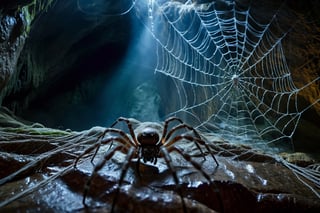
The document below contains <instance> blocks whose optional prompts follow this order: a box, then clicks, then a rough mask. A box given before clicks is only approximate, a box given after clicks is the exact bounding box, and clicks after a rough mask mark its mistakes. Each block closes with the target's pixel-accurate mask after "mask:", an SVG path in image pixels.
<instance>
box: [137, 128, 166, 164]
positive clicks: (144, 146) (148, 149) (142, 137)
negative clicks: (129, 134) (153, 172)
mask: <svg viewBox="0 0 320 213" xmlns="http://www.w3.org/2000/svg"><path fill="white" fill-rule="evenodd" d="M137 140H138V142H139V144H138V147H139V148H138V153H139V159H142V160H143V162H145V163H146V162H150V163H153V164H156V163H157V158H158V157H159V153H160V146H161V145H162V144H161V141H160V136H159V133H158V132H157V131H156V130H155V129H153V128H151V127H147V128H145V129H144V130H143V131H142V132H140V133H138V136H137Z"/></svg>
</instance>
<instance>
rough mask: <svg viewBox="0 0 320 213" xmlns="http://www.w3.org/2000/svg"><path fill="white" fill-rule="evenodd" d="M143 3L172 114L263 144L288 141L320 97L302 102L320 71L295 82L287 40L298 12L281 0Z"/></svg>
mask: <svg viewBox="0 0 320 213" xmlns="http://www.w3.org/2000/svg"><path fill="white" fill-rule="evenodd" d="M139 2H140V1H139ZM139 2H136V3H135V4H136V6H135V9H136V10H137V14H138V15H139V16H140V17H142V18H144V20H145V23H146V25H147V26H148V29H149V30H150V32H151V33H152V36H153V37H154V38H155V40H156V43H157V65H156V68H155V72H156V73H161V74H163V75H164V76H165V80H166V82H168V83H166V85H165V87H166V88H168V89H167V91H169V92H168V94H166V97H168V99H170V100H169V101H168V103H171V104H172V102H174V101H173V100H176V102H175V103H174V104H175V107H173V108H170V109H169V110H170V112H168V116H172V115H174V116H178V117H181V118H183V119H184V120H187V121H188V122H189V123H192V125H194V126H196V127H197V128H199V129H201V130H203V131H206V132H215V133H217V134H219V135H221V137H222V138H224V139H226V140H229V141H231V142H234V143H239V142H240V141H241V142H242V143H243V142H246V141H254V145H255V146H257V147H260V148H262V147H261V146H263V148H264V149H265V148H266V147H265V145H266V144H273V143H275V142H279V141H285V140H288V139H289V141H290V139H291V138H292V136H293V133H294V132H295V129H296V128H297V125H298V121H299V119H300V117H301V115H302V113H303V112H305V111H306V110H307V109H309V108H310V107H311V106H312V105H314V104H316V103H318V102H319V100H320V99H319V98H318V97H316V98H317V99H316V101H315V102H314V103H313V104H311V105H309V106H307V107H304V108H301V107H299V106H301V105H300V101H299V100H300V99H299V93H300V92H302V91H303V90H304V89H306V88H308V87H309V86H310V85H311V84H315V83H316V82H317V81H318V80H319V77H317V78H316V79H314V80H313V81H312V82H309V83H307V84H306V85H305V86H303V87H301V88H298V87H297V86H296V85H295V83H294V81H293V78H292V74H291V72H290V69H289V67H288V65H287V62H286V57H285V52H284V50H283V41H284V38H285V37H286V36H287V34H288V33H289V32H290V31H291V30H292V28H293V27H294V23H292V21H289V20H295V18H294V16H293V14H290V13H289V12H283V11H286V10H285V9H284V8H283V7H284V4H283V3H277V4H274V5H269V6H268V10H267V11H266V10H265V9H263V8H265V7H263V5H264V4H266V2H264V3H261V5H254V3H253V2H251V1H230V0H229V1H227V0H226V1H210V2H209V3H195V1H166V0H162V1H160V0H149V1H148V2H147V3H146V2H143V3H139ZM198 2H200V1H198ZM202 2H204V1H202ZM207 2H208V1H207ZM255 4H257V3H255ZM257 8H258V9H257ZM259 8H260V9H259ZM269 8H275V9H269ZM262 14H263V15H262ZM285 23H287V24H285ZM287 144H290V143H287ZM278 151H279V150H278Z"/></svg>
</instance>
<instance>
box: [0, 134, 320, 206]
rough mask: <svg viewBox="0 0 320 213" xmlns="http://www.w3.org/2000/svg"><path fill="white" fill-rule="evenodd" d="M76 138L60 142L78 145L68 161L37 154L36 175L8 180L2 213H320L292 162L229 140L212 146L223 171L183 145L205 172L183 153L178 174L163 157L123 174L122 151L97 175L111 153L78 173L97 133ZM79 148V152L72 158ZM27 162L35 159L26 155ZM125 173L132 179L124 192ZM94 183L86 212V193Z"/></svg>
mask: <svg viewBox="0 0 320 213" xmlns="http://www.w3.org/2000/svg"><path fill="white" fill-rule="evenodd" d="M73 134H76V135H73V136H72V137H69V140H68V141H69V142H68V143H67V141H65V142H62V138H57V139H56V140H53V141H55V143H57V141H60V145H59V146H63V145H64V144H65V145H66V144H75V145H73V146H71V148H67V147H66V148H65V149H62V150H61V152H59V153H60V155H58V156H57V155H52V157H51V158H48V156H46V157H44V155H43V154H42V155H41V154H39V155H34V159H33V161H36V160H38V161H39V162H41V163H37V164H35V165H34V166H30V169H31V168H34V169H33V170H29V171H32V172H29V173H23V174H21V175H20V176H19V178H16V179H14V180H11V181H7V182H1V180H3V179H1V180H0V183H1V186H0V187H1V193H0V200H1V202H0V209H1V210H3V211H19V210H22V209H28V210H30V211H39V210H40V211H50V212H73V211H79V212H88V211H89V212H104V211H110V210H111V208H112V204H114V211H115V212H128V211H130V212H155V211H157V212H183V208H184V206H185V208H186V209H187V210H188V211H189V212H274V211H277V212H279V211H283V212H302V211H303V212H306V211H307V212H312V211H316V210H319V209H320V203H319V199H320V198H319V197H317V195H316V194H315V193H314V192H313V191H311V190H310V188H309V187H308V186H306V185H305V184H303V183H302V182H301V181H300V180H299V179H298V178H297V176H296V175H295V173H294V171H293V170H292V169H288V167H286V166H285V165H284V164H283V163H282V162H284V161H281V160H279V157H276V156H274V157H273V156H269V155H265V154H263V153H256V152H255V151H254V150H251V149H250V148H249V147H248V146H235V145H230V144H228V143H226V142H221V141H220V142H219V143H214V144H211V145H210V146H211V147H212V148H213V149H214V150H215V151H214V153H215V156H216V158H217V160H218V162H219V166H218V167H217V166H216V164H215V162H214V159H213V158H212V157H211V156H210V155H209V154H206V156H205V158H204V157H203V156H201V154H200V155H199V150H198V149H197V148H195V147H192V146H190V143H185V142H183V141H181V142H179V143H178V144H177V145H179V146H181V147H184V148H185V151H186V152H188V154H190V155H191V156H192V160H193V161H194V162H197V163H198V164H199V165H201V168H195V167H194V166H193V165H192V164H191V162H190V161H188V160H185V159H184V158H183V157H182V156H181V155H180V154H178V153H175V152H171V153H170V157H171V158H172V162H173V168H174V170H171V169H169V167H168V165H167V164H166V162H165V160H164V159H163V158H159V159H158V162H157V164H156V165H153V164H145V163H140V164H139V165H140V166H139V168H137V159H133V160H132V162H130V164H129V167H128V169H127V170H123V163H124V162H125V160H126V154H125V153H120V152H116V153H115V154H114V155H113V156H112V158H111V159H110V160H108V161H106V163H105V165H104V166H103V167H102V168H101V170H99V171H98V172H97V173H96V174H95V175H93V173H92V171H93V168H94V165H97V163H98V162H99V161H100V160H101V159H103V157H104V154H105V153H106V152H107V151H108V150H109V147H108V146H102V147H101V148H100V150H99V152H98V154H97V156H96V157H95V158H94V159H93V162H91V159H92V155H89V156H84V157H83V158H81V159H80V161H79V162H78V163H77V165H76V167H74V166H75V165H74V160H75V157H76V156H77V155H78V154H79V153H82V152H79V149H85V147H81V146H82V145H81V144H83V140H84V141H86V140H87V139H88V138H89V139H90V138H92V137H93V136H94V135H92V130H89V131H87V132H84V133H81V134H80V133H73ZM20 136H22V135H20ZM29 137H32V136H29ZM74 138H77V139H76V140H73V139H74ZM71 139H72V140H71ZM90 140H91V139H90ZM49 141H50V140H49ZM92 142H95V140H92ZM92 142H91V143H92ZM1 143H3V142H1V141H0V144H1ZM51 143H53V142H51ZM49 144H50V143H49ZM49 144H46V143H43V144H42V146H43V147H42V148H43V152H44V153H48V154H49V153H50V151H49V152H48V151H47V150H46V149H45V147H47V148H48V149H52V150H55V149H56V148H53V147H50V145H49ZM29 145H30V147H34V146H35V145H34V144H32V143H31V144H29ZM88 145H89V144H88ZM88 145H86V146H88ZM187 145H188V146H187ZM76 147H77V151H76V152H75V151H72V150H74V148H76ZM31 150H32V149H31ZM31 150H30V152H31V153H32V151H31ZM31 153H30V154H31ZM64 153H74V154H73V155H70V154H64ZM88 154H89V153H88ZM20 156H21V157H27V156H28V155H27V153H21V154H20ZM239 156H242V157H239ZM41 158H43V160H41ZM11 162H12V163H15V164H18V163H19V162H20V160H18V158H11ZM62 162H63V163H62ZM26 165H30V164H29V163H27V164H26ZM301 168H303V167H301ZM137 169H138V170H139V173H138V172H137V171H138V170H137ZM8 172H9V171H8ZM10 172H12V171H10ZM121 173H123V175H124V176H123V177H124V178H123V180H122V182H121V185H120V186H119V183H120V182H119V179H120V177H121ZM139 174H140V175H139ZM173 174H176V175H177V177H178V179H179V183H180V184H178V183H177V182H176V180H175V178H174V175H173ZM3 175H5V174H3ZM7 175H9V173H8V174H7ZM90 178H91V182H90V184H89V185H88V187H87V189H88V191H87V192H88V193H87V196H86V199H85V203H86V205H87V207H85V206H84V205H83V196H84V190H85V188H86V187H85V185H86V184H87V183H88V180H89V179H90ZM314 189H315V190H317V189H316V188H314ZM182 198H183V201H184V204H183V202H182Z"/></svg>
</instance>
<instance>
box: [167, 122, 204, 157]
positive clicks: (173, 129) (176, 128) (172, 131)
mask: <svg viewBox="0 0 320 213" xmlns="http://www.w3.org/2000/svg"><path fill="white" fill-rule="evenodd" d="M179 129H188V130H191V131H193V134H194V135H195V136H196V137H197V138H198V139H200V140H201V136H200V134H199V133H198V132H197V131H196V130H195V129H194V128H193V127H191V126H189V125H187V124H185V123H182V124H180V125H178V126H175V127H174V128H172V129H171V130H170V132H169V133H168V134H167V135H166V136H165V139H164V141H167V142H164V143H163V145H166V144H167V143H168V140H169V138H170V137H171V136H172V134H173V133H174V132H176V131H177V130H179ZM169 142H170V141H169ZM193 142H194V143H195V144H196V146H197V148H198V149H199V150H200V152H201V154H202V156H203V159H204V160H206V157H205V154H204V153H203V151H202V149H201V147H200V146H199V144H198V142H197V141H196V140H193ZM207 151H209V150H208V148H207ZM209 153H210V151H209Z"/></svg>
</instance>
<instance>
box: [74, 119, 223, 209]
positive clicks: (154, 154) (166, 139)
mask: <svg viewBox="0 0 320 213" xmlns="http://www.w3.org/2000/svg"><path fill="white" fill-rule="evenodd" d="M121 122H124V123H125V124H126V126H127V129H128V130H129V131H128V133H126V132H125V130H122V129H116V128H114V127H115V126H116V125H117V124H119V123H121ZM171 122H178V125H175V126H173V127H172V128H171V129H170V130H168V126H169V123H171ZM181 131H183V133H182V134H181ZM182 140H184V141H186V142H188V143H194V144H195V145H196V147H197V149H198V150H199V151H200V152H201V154H202V156H203V158H204V159H205V155H204V152H203V150H202V148H201V147H200V145H202V146H204V147H205V149H206V151H207V152H208V153H209V154H211V156H212V158H213V159H214V161H215V163H216V164H217V166H218V162H217V160H216V158H215V157H214V155H213V154H212V153H211V150H210V148H209V146H208V144H207V143H206V142H205V140H204V139H203V138H202V137H201V136H200V134H199V133H198V132H197V131H196V130H195V129H194V128H193V127H192V126H190V125H188V124H185V123H183V122H182V120H181V119H179V118H176V117H171V118H168V119H167V120H165V122H164V123H163V124H162V123H156V122H139V121H137V120H135V119H132V118H122V117H120V118H118V119H117V121H116V122H115V123H113V124H112V125H111V128H106V129H105V130H104V131H103V133H102V134H101V135H100V136H99V138H98V141H97V142H96V143H94V144H92V145H91V146H90V147H89V148H87V149H86V150H85V151H84V152H83V153H82V154H81V155H80V156H79V157H78V158H77V160H76V161H75V164H74V166H75V167H76V164H77V162H78V161H79V159H80V158H82V157H83V156H84V155H86V154H89V153H90V152H92V151H93V150H95V153H94V154H93V157H92V161H93V159H94V158H95V156H96V154H97V152H98V150H99V148H100V147H101V146H102V145H106V144H110V147H109V150H108V151H107V152H106V153H105V154H104V155H103V158H102V159H101V160H100V161H99V162H98V163H97V164H96V165H95V166H94V169H93V172H92V174H91V176H90V177H89V180H88V182H87V183H86V185H85V189H84V194H83V204H84V205H85V206H86V203H85V200H86V196H87V193H88V191H89V189H90V185H91V181H92V178H93V177H94V176H95V175H96V174H97V172H98V171H99V170H101V169H102V167H103V166H104V165H105V164H106V162H107V161H108V160H109V159H111V158H112V156H113V155H114V154H115V153H116V151H120V152H122V153H124V154H126V156H127V157H126V159H125V161H124V162H123V166H122V170H121V174H120V176H119V181H118V188H117V193H116V195H115V197H114V200H113V204H112V209H111V211H113V209H114V205H115V201H116V198H117V195H118V194H119V190H120V187H121V184H122V182H123V180H124V177H125V174H126V172H127V170H128V168H129V164H130V162H131V161H132V160H133V159H134V158H136V159H137V170H138V171H137V172H138V174H139V176H140V173H139V163H140V161H141V160H142V161H143V162H145V163H147V162H150V163H152V164H156V163H157V159H158V158H163V159H164V161H165V163H166V164H167V167H168V169H169V170H170V171H171V173H172V176H173V179H174V181H175V182H176V185H177V187H179V186H180V183H179V178H178V174H177V173H176V170H175V168H174V165H173V163H172V159H171V155H170V153H171V152H176V153H178V154H179V155H180V156H181V157H183V158H184V159H185V160H187V161H188V162H190V163H191V164H192V165H193V166H194V167H195V168H196V169H197V170H199V171H200V172H201V173H202V175H203V176H204V177H205V178H206V179H208V180H209V181H211V178H210V176H209V175H208V174H207V173H206V172H204V171H203V170H202V168H201V166H200V165H199V163H197V162H196V161H194V160H193V159H192V157H191V155H190V154H189V153H187V152H185V151H184V150H183V148H181V147H180V146H177V145H176V144H177V142H178V141H182ZM113 142H117V143H116V144H113ZM179 194H180V196H181V200H182V203H183V208H184V210H185V208H186V207H185V204H184V200H183V196H182V192H181V190H179Z"/></svg>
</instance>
